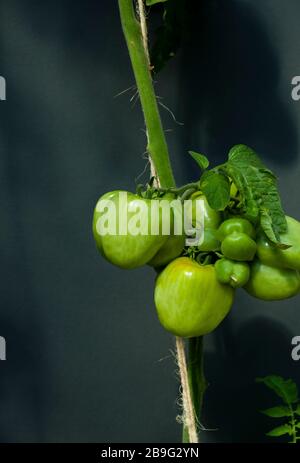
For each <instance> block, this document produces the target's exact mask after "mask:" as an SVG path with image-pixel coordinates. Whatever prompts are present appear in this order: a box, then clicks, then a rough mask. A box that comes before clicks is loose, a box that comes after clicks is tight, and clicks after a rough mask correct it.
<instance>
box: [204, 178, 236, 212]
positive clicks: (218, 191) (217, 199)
mask: <svg viewBox="0 0 300 463" xmlns="http://www.w3.org/2000/svg"><path fill="white" fill-rule="evenodd" d="M200 189H201V190H202V192H203V193H204V194H205V196H206V199H207V201H208V204H209V205H210V207H212V208H213V209H215V210H217V211H223V210H224V209H225V207H226V206H227V205H228V204H229V201H230V182H229V179H228V177H227V176H226V175H224V174H222V173H218V172H215V171H213V170H210V171H208V172H204V174H203V175H202V177H201V179H200Z"/></svg>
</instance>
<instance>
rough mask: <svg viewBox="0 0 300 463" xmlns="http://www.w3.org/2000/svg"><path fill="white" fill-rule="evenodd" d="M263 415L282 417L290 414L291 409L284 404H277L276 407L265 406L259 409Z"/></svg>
mask: <svg viewBox="0 0 300 463" xmlns="http://www.w3.org/2000/svg"><path fill="white" fill-rule="evenodd" d="M261 413H263V414H264V415H267V416H270V417H271V418H282V417H283V416H291V415H292V413H291V410H290V408H289V407H287V406H285V405H278V406H277V407H272V408H267V409H266V410H261Z"/></svg>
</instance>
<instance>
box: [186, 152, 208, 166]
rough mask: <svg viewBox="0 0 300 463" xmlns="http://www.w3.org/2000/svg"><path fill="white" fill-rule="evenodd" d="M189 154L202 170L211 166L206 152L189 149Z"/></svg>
mask: <svg viewBox="0 0 300 463" xmlns="http://www.w3.org/2000/svg"><path fill="white" fill-rule="evenodd" d="M189 154H190V155H191V156H192V158H193V159H194V161H196V162H197V164H198V166H199V167H200V169H201V170H205V169H207V168H208V166H209V160H208V159H207V157H206V156H204V154H200V153H196V151H189Z"/></svg>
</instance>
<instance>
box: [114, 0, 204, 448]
mask: <svg viewBox="0 0 300 463" xmlns="http://www.w3.org/2000/svg"><path fill="white" fill-rule="evenodd" d="M118 2H119V10H120V17H121V23H122V29H123V33H124V36H125V39H126V43H127V47H128V51H129V56H130V60H131V64H132V68H133V72H134V76H135V80H136V84H137V88H138V92H139V96H140V101H141V106H142V110H143V114H144V119H145V124H146V130H147V139H148V145H147V151H148V153H149V157H150V163H151V166H153V167H154V172H155V175H156V176H157V180H159V182H158V184H159V186H160V187H161V188H163V189H171V190H173V191H174V192H176V193H178V194H180V193H184V191H186V190H187V187H188V188H195V189H196V190H197V189H199V182H197V183H193V184H190V185H185V186H184V187H183V188H184V189H183V191H181V189H180V188H179V189H178V190H177V191H176V184H175V179H174V176H173V171H172V167H171V163H170V158H169V152H168V146H167V143H166V138H165V134H164V130H163V126H162V122H161V118H160V114H159V110H158V104H157V99H156V95H155V91H154V87H153V81H152V77H151V69H150V63H149V55H148V51H147V49H146V48H145V44H144V42H143V35H142V31H141V25H140V23H139V21H137V19H136V14H135V10H134V7H133V1H132V0H118ZM144 39H145V37H144ZM144 41H145V40H144ZM178 343H179V344H180V346H181V347H182V346H183V345H184V344H183V340H180V342H179V340H177V344H178ZM179 351H181V353H182V354H184V349H181V350H180V349H179ZM178 353H179V352H178ZM184 360H185V358H184ZM202 361H203V352H202V338H194V340H191V342H190V344H189V365H188V384H189V386H188V390H189V389H191V396H192V399H193V401H194V402H193V406H192V408H193V410H194V413H196V415H195V416H196V417H197V416H198V412H199V406H201V404H202V397H203V392H204V389H205V388H204V383H205V380H204V376H203V367H202ZM200 377H201V378H202V380H201V381H199V378H200ZM196 386H197V387H196ZM192 389H193V390H192ZM188 393H189V391H188ZM197 410H198V411H197ZM186 439H187V442H190V441H191V440H190V439H191V436H188V434H187V432H186ZM195 439H196V438H195ZM195 441H196V442H197V439H196V440H195Z"/></svg>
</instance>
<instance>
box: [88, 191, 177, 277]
mask: <svg viewBox="0 0 300 463" xmlns="http://www.w3.org/2000/svg"><path fill="white" fill-rule="evenodd" d="M119 193H123V194H125V193H126V194H127V196H126V195H125V196H126V200H125V199H124V200H122V199H121V196H120V195H119ZM163 199H166V200H168V201H171V200H172V199H174V197H173V196H172V195H165V196H163V197H162V198H159V199H155V201H160V200H163ZM103 201H110V205H112V208H114V210H115V212H116V214H115V219H114V221H113V220H112V221H109V218H108V209H107V208H106V209H105V208H104V206H103V204H105V203H103ZM120 201H121V202H120ZM151 201H152V200H150V199H144V198H141V197H140V196H138V195H135V194H133V193H129V192H124V191H123V192H120V191H113V192H110V193H106V194H105V195H103V196H102V197H101V198H100V199H99V201H98V203H97V205H96V208H95V211H94V216H93V234H94V238H95V241H96V245H97V248H98V249H99V251H100V252H101V254H102V255H103V256H104V257H105V258H106V259H107V260H108V261H109V262H111V263H112V264H114V265H117V266H118V267H121V268H126V269H132V268H136V267H140V266H142V265H145V264H146V263H147V262H149V261H150V260H151V259H153V257H154V256H155V255H156V254H157V252H158V251H159V250H160V249H161V248H162V246H163V245H164V244H165V243H166V242H167V240H168V238H170V236H169V235H166V234H163V231H162V211H161V208H160V209H159V215H158V219H157V223H156V224H155V225H156V227H157V232H158V234H153V233H151V227H152V225H153V224H154V223H153V218H152V215H151ZM170 215H171V216H170V224H171V226H170V228H171V231H172V223H173V215H172V211H171V212H170ZM109 225H110V228H109ZM132 230H134V233H135V234H132V233H131V232H132ZM139 231H140V233H138V232H139ZM177 249H178V246H177ZM172 255H173V254H172ZM164 259H166V256H164Z"/></svg>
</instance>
